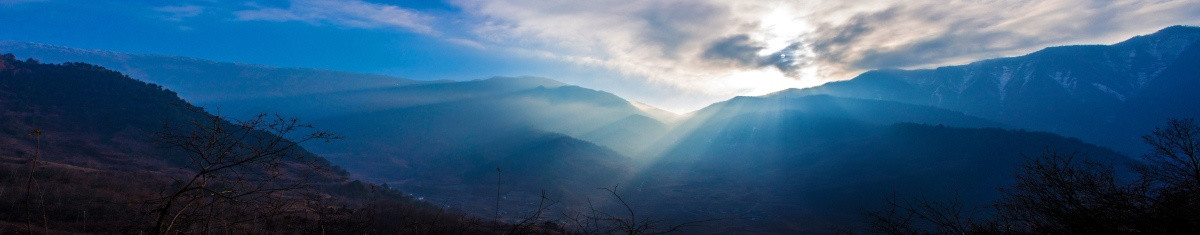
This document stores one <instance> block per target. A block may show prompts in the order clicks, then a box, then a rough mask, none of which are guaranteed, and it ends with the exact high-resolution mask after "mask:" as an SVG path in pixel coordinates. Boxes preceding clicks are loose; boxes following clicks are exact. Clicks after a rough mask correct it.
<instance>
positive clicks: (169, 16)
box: [154, 5, 204, 21]
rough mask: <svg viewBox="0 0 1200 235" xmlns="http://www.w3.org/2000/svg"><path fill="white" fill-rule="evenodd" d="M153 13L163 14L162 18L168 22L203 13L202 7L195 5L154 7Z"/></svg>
mask: <svg viewBox="0 0 1200 235" xmlns="http://www.w3.org/2000/svg"><path fill="white" fill-rule="evenodd" d="M154 11H156V12H159V13H162V14H164V15H165V16H164V18H165V19H166V20H168V21H182V20H183V19H186V18H191V17H196V16H198V15H200V14H201V13H204V7H202V6H196V5H180V6H162V7H155V8H154Z"/></svg>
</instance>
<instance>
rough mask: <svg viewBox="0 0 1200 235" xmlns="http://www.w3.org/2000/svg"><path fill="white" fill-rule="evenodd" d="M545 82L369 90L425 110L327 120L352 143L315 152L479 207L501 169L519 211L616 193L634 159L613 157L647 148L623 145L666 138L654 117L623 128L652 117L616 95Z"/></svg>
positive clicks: (407, 109) (374, 175)
mask: <svg viewBox="0 0 1200 235" xmlns="http://www.w3.org/2000/svg"><path fill="white" fill-rule="evenodd" d="M547 81H549V80H545V79H540V78H492V79H487V80H478V81H467V82H456V83H439V84H425V85H413V86H406V87H400V88H397V89H395V90H389V91H387V92H383V93H374V92H375V91H371V92H372V93H374V94H373V95H379V96H380V97H386V98H384V99H383V100H421V102H412V103H406V104H403V105H400V106H399V107H397V108H392V109H387V110H380V111H369V112H357V113H349V114H346V115H341V116H335V117H328V118H325V119H323V120H322V121H321V122H319V123H318V124H321V125H322V126H328V127H330V128H331V129H333V130H335V131H337V132H339V133H342V134H344V135H345V136H346V141H345V142H344V143H335V144H329V145H314V146H312V149H313V150H314V151H316V152H318V153H322V155H325V156H328V157H330V158H331V160H332V161H333V162H335V163H338V164H340V165H343V166H344V167H346V168H347V169H348V170H350V171H351V172H353V173H354V174H356V175H359V176H362V177H366V178H370V179H373V180H376V181H380V182H388V184H389V185H395V186H401V187H403V188H407V189H410V190H415V192H419V193H423V194H425V195H431V196H430V198H440V199H435V200H444V202H445V203H449V204H455V203H461V204H463V206H464V207H472V206H475V207H479V206H487V205H490V204H483V203H484V202H490V200H486V199H483V200H481V199H479V198H474V196H469V195H474V194H478V193H483V192H490V191H494V190H496V189H495V187H496V185H495V184H496V181H495V180H496V179H495V177H496V172H495V171H494V170H495V168H497V167H500V168H501V171H502V173H501V174H502V175H501V177H502V182H501V184H502V185H506V186H504V187H502V188H503V189H504V190H505V191H510V190H511V192H512V193H513V195H514V196H512V197H509V198H511V200H513V201H514V202H522V201H525V202H527V201H533V200H536V197H533V198H531V196H536V192H538V191H540V190H542V189H545V190H550V191H552V192H556V193H557V194H558V195H564V197H576V196H580V195H584V194H588V193H593V192H595V190H594V189H595V188H597V187H603V186H604V185H611V184H616V183H618V182H620V180H622V179H624V178H625V177H627V176H628V175H629V173H630V170H631V169H630V168H631V167H632V166H633V159H634V158H637V156H627V155H624V154H622V153H620V152H621V151H614V150H612V149H621V147H626V146H628V147H626V148H625V150H626V153H629V152H632V150H633V148H634V147H633V146H640V145H644V144H645V143H641V142H638V143H629V142H621V141H622V140H626V139H628V138H626V137H627V136H639V137H638V138H646V137H644V136H646V135H653V134H659V135H661V134H662V133H663V132H665V131H666V130H667V127H666V125H665V124H662V123H661V122H658V121H656V120H653V119H650V118H646V119H650V120H644V121H645V123H644V125H643V126H649V128H652V129H637V130H631V129H622V128H619V127H623V126H619V125H620V124H617V123H621V122H626V121H627V120H629V119H631V118H635V119H636V117H645V115H649V114H646V113H644V112H642V111H641V110H640V109H638V108H637V107H635V106H633V104H632V103H630V102H628V101H625V100H624V99H621V98H619V97H617V96H614V95H612V94H609V93H605V92H600V91H595V90H591V89H585V88H581V87H577V86H569V85H563V84H560V83H547ZM514 88H515V89H514ZM656 130H657V131H659V132H657V133H656V132H654V131H656ZM600 132H607V133H608V134H605V135H600V134H596V133H600ZM515 195H522V196H515ZM577 199H578V198H577ZM576 202H582V201H576ZM489 208H490V207H489ZM480 210H481V211H486V208H480Z"/></svg>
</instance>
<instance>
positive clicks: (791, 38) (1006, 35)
mask: <svg viewBox="0 0 1200 235" xmlns="http://www.w3.org/2000/svg"><path fill="white" fill-rule="evenodd" d="M455 4H457V5H458V6H460V7H461V8H462V9H463V10H464V11H465V12H467V14H470V15H472V16H473V17H474V18H475V19H477V21H476V22H475V25H474V28H473V29H472V32H473V33H474V35H473V36H474V38H475V40H477V41H480V42H484V43H485V44H488V45H492V46H502V47H511V48H519V49H520V50H529V51H539V52H543V53H541V54H543V55H542V56H543V57H553V58H559V59H562V60H564V61H585V62H586V63H588V64H589V65H594V66H603V67H605V68H610V69H613V70H616V71H620V72H622V73H624V74H628V75H632V76H638V77H643V78H645V79H646V80H647V81H648V82H649V83H652V84H667V85H670V86H676V87H679V88H684V89H697V90H703V91H705V92H709V93H713V94H730V93H745V92H747V91H750V90H769V89H771V88H760V87H752V86H756V85H762V84H770V85H780V84H782V85H789V86H811V85H816V84H820V83H821V82H826V81H835V80H841V79H848V78H851V77H853V76H854V75H856V74H858V73H860V72H862V71H864V70H869V69H879V68H917V67H931V66H938V65H947V64H953V63H962V62H968V61H971V60H978V59H985V58H991V57H998V56H1013V55H1019V54H1022V53H1028V52H1032V51H1033V50H1036V49H1039V48H1042V47H1046V46H1053V45H1063V44H1077V43H1113V42H1116V41H1118V40H1120V39H1123V38H1127V37H1130V36H1133V35H1137V34H1143V33H1149V32H1153V31H1154V30H1157V29H1159V28H1162V27H1165V26H1169V25H1174V24H1197V23H1200V2H1195V1H1161V0H1159V1H1144V0H1091V1H1077V0H1047V1H1023V0H998V1H943V0H913V1H805V2H797V1H784V0H778V1H773V0H764V1H724V0H688V1H683V0H663V1H625V0H622V1H611V0H599V1H555V2H550V3H547V2H545V1H536V0H485V1H466V0H463V1H458V2H455ZM544 54H551V55H544ZM750 74H752V75H754V76H758V77H749V76H747V75H750ZM784 79H786V80H791V81H795V82H780V81H784ZM745 80H755V81H754V82H747V84H749V86H751V87H736V86H735V87H730V86H728V85H729V84H732V82H726V81H745ZM713 86H716V87H713ZM783 88H786V87H777V88H774V89H776V90H777V89H783Z"/></svg>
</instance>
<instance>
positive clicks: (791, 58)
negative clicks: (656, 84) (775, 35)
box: [703, 34, 809, 77]
mask: <svg viewBox="0 0 1200 235" xmlns="http://www.w3.org/2000/svg"><path fill="white" fill-rule="evenodd" d="M765 49H766V46H765V45H763V44H762V43H759V42H756V41H754V40H751V39H750V36H748V35H745V34H740V35H735V36H732V37H728V38H725V39H721V40H718V41H716V42H714V43H713V44H712V45H711V46H709V47H708V49H706V50H704V54H703V55H704V58H705V59H709V60H713V61H719V62H725V63H731V64H734V65H736V66H741V67H754V68H761V67H774V68H776V69H779V71H781V72H783V73H784V74H787V75H788V76H791V77H795V76H798V73H796V70H799V69H801V68H803V67H804V66H805V65H808V64H809V62H808V61H809V58H806V57H807V55H806V54H804V53H802V51H803V50H804V46H803V45H802V44H800V43H793V44H792V45H789V46H788V47H786V48H783V49H782V50H779V51H776V52H775V53H771V54H768V55H765V56H760V55H759V52H760V51H762V50H765Z"/></svg>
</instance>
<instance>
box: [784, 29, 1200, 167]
mask: <svg viewBox="0 0 1200 235" xmlns="http://www.w3.org/2000/svg"><path fill="white" fill-rule="evenodd" d="M1198 67H1200V27H1191V26H1173V27H1168V28H1165V29H1162V30H1160V31H1158V32H1156V33H1153V34H1150V35H1145V36H1138V37H1134V38H1132V39H1129V40H1127V41H1124V42H1121V43H1117V44H1113V45H1089V46H1062V47H1051V48H1046V49H1043V50H1041V51H1038V52H1034V53H1032V54H1028V55H1024V56H1018V57H1010V58H999V59H990V60H984V61H979V62H974V63H970V64H967V65H959V66H947V67H940V68H936V69H921V70H877V71H870V72H866V73H863V74H862V75H859V76H858V77H856V78H854V79H851V80H848V81H842V82H833V83H829V84H826V85H823V86H818V87H814V88H807V89H792V90H786V91H781V92H778V93H775V94H774V95H773V96H804V95H815V94H825V95H833V96H840V97H853V98H863V99H878V100H889V101H897V102H903V103H909V104H919V105H928V106H933V107H939V108H944V109H949V110H955V111H959V112H963V113H964V114H967V115H971V116H977V117H982V118H986V119H990V120H995V121H998V122H1001V123H1004V124H1007V125H1011V126H1013V127H1018V128H1026V129H1031V130H1040V131H1050V132H1055V133H1059V134H1063V135H1067V136H1072V137H1076V138H1080V139H1083V140H1085V141H1087V142H1091V143H1097V144H1100V145H1103V146H1107V147H1111V148H1114V149H1118V150H1120V151H1122V152H1125V153H1128V154H1140V153H1142V152H1144V150H1145V148H1144V147H1143V145H1142V144H1141V139H1140V136H1141V135H1144V134H1147V133H1148V131H1149V130H1152V129H1153V127H1154V126H1155V125H1158V124H1160V123H1163V122H1165V121H1166V120H1167V119H1169V118H1195V117H1200V108H1197V107H1200V99H1197V98H1196V96H1195V94H1196V92H1195V91H1196V90H1197V89H1200V73H1197V68H1198Z"/></svg>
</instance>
